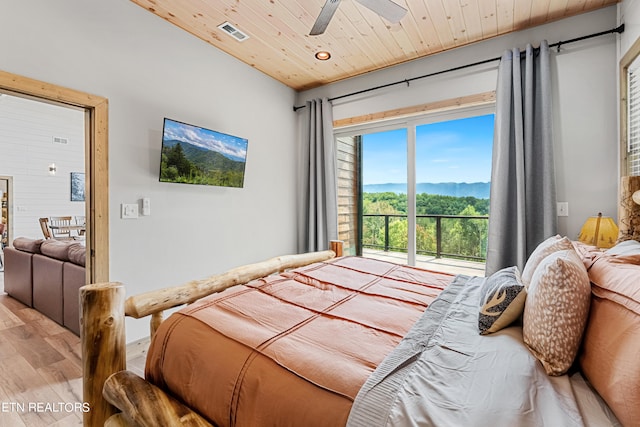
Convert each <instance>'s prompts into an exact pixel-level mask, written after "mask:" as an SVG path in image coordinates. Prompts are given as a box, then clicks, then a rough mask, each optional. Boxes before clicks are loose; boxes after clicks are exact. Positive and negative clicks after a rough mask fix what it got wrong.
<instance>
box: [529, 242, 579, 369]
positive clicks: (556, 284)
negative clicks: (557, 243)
mask: <svg viewBox="0 0 640 427" xmlns="http://www.w3.org/2000/svg"><path fill="white" fill-rule="evenodd" d="M590 301H591V285H590V282H589V276H588V275H587V269H586V268H585V266H584V264H583V263H582V261H581V260H580V258H579V257H578V254H577V253H576V251H575V250H574V249H568V250H564V251H557V252H554V253H552V254H551V255H548V256H547V257H546V258H544V259H543V260H542V261H541V262H540V263H539V264H538V266H537V268H536V270H535V273H534V274H533V277H532V279H531V282H530V283H529V287H528V289H527V301H526V304H525V307H524V315H523V320H522V321H523V328H522V334H523V337H524V342H525V344H526V345H527V347H529V349H530V350H531V352H532V353H533V355H534V356H535V357H536V358H537V359H538V360H540V362H542V365H543V366H544V369H545V371H546V372H547V374H549V375H562V374H564V373H565V372H567V370H568V369H569V368H570V367H571V365H572V364H573V361H574V359H575V357H576V354H577V352H578V348H579V347H580V341H581V340H582V334H583V332H584V328H585V324H586V322H587V317H588V316H589V304H590Z"/></svg>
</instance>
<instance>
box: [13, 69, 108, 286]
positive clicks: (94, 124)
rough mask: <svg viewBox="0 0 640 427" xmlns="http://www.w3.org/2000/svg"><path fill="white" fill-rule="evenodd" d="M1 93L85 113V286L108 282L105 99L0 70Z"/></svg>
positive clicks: (106, 107)
mask: <svg viewBox="0 0 640 427" xmlns="http://www.w3.org/2000/svg"><path fill="white" fill-rule="evenodd" d="M0 90H2V91H6V92H7V93H13V94H15V95H18V96H22V97H26V98H32V99H34V100H36V101H43V102H52V103H55V104H60V105H65V106H70V107H76V108H81V109H84V111H85V116H84V117H85V171H86V174H87V178H88V179H87V187H86V189H85V200H86V201H85V211H86V216H87V218H88V219H89V221H88V222H87V231H86V245H87V256H86V277H87V283H98V282H108V281H109V161H108V160H109V152H108V128H109V123H108V107H109V103H108V100H107V99H106V98H103V97H101V96H96V95H91V94H88V93H84V92H80V91H77V90H74V89H69V88H66V87H62V86H58V85H54V84H50V83H46V82H42V81H39V80H34V79H31V78H28V77H23V76H19V75H17V74H12V73H8V72H5V71H2V70H0Z"/></svg>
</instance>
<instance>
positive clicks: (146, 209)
mask: <svg viewBox="0 0 640 427" xmlns="http://www.w3.org/2000/svg"><path fill="white" fill-rule="evenodd" d="M142 215H145V216H146V215H151V199H150V198H148V197H145V198H143V199H142Z"/></svg>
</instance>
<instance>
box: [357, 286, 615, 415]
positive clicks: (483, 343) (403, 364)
mask: <svg viewBox="0 0 640 427" xmlns="http://www.w3.org/2000/svg"><path fill="white" fill-rule="evenodd" d="M483 280H484V278H475V277H474V278H469V277H467V276H457V277H456V278H455V280H454V281H453V283H452V284H451V285H449V287H447V288H446V289H445V290H444V291H443V292H442V293H441V294H440V296H439V297H438V299H437V300H436V301H434V302H433V303H432V304H431V305H430V306H429V308H428V309H427V310H426V312H425V314H424V315H423V317H422V318H421V319H420V320H419V321H418V322H416V325H415V326H414V327H413V328H412V329H411V331H410V332H409V334H407V336H406V337H405V338H404V339H403V340H402V342H401V343H400V344H399V345H398V347H397V348H396V349H395V350H394V351H393V352H392V353H391V354H390V355H389V356H387V358H386V359H385V360H384V361H383V362H382V364H381V365H380V366H379V367H378V368H377V370H376V371H375V372H374V373H373V374H372V375H371V377H370V378H369V379H368V380H367V382H366V383H365V385H364V386H363V387H362V389H361V390H360V392H359V394H358V396H357V397H356V400H355V402H354V404H353V408H352V410H351V413H350V415H349V420H348V423H347V426H348V427H373V426H375V427H382V426H394V427H400V426H402V427H404V426H444V427H450V426H464V427H467V426H478V427H480V426H487V427H500V426H519V427H529V426H530V427H540V426H553V427H555V426H566V427H572V426H576V427H585V426H586V427H589V426H593V425H616V423H615V420H614V421H611V420H609V419H608V418H607V417H606V416H604V415H603V414H601V412H602V413H604V412H606V408H596V409H598V411H599V412H598V414H597V417H598V420H599V421H598V423H597V424H595V423H593V422H590V420H592V419H595V418H593V417H594V415H593V414H589V415H586V414H585V413H584V412H581V409H580V408H581V406H583V405H581V404H580V403H579V402H578V400H577V398H576V397H578V398H579V399H580V400H584V399H583V397H581V396H579V393H577V391H576V390H574V386H573V384H572V381H571V379H570V377H569V376H567V375H563V376H560V377H550V376H548V375H547V374H546V373H545V371H544V369H543V368H542V365H541V364H540V363H539V362H538V361H537V360H536V359H535V358H534V357H533V355H532V354H531V353H530V352H529V351H528V350H527V348H526V347H525V345H524V344H523V341H522V328H521V327H519V326H512V327H509V328H506V329H504V330H502V331H499V332H497V333H495V334H492V335H479V332H478V310H479V308H478V306H479V305H478V300H479V295H478V291H479V289H480V287H481V285H482V282H483ZM581 393H582V395H583V396H584V393H585V391H584V388H582V389H581ZM586 393H587V400H588V399H589V398H593V399H595V400H594V401H598V402H601V400H600V399H599V396H597V395H595V393H593V392H592V391H591V390H590V389H588V388H587V391H586ZM589 393H593V396H589V395H588V394H589ZM589 406H590V408H589V410H591V409H592V407H591V405H589ZM582 411H584V408H582ZM602 420H604V421H602Z"/></svg>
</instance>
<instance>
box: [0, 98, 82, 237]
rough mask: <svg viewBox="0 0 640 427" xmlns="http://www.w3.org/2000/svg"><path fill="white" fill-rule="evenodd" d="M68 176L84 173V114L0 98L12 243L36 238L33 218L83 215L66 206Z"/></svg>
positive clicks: (1, 170)
mask: <svg viewBox="0 0 640 427" xmlns="http://www.w3.org/2000/svg"><path fill="white" fill-rule="evenodd" d="M54 137H58V138H64V139H66V141H67V142H66V144H60V143H56V142H54ZM52 163H54V164H55V165H56V169H57V171H56V174H55V175H53V176H52V175H50V174H49V165H50V164H52ZM71 172H84V113H83V112H82V111H79V110H74V109H71V108H65V107H61V106H57V105H52V104H45V103H43V102H36V101H32V100H28V99H24V98H18V97H15V96H9V95H3V96H0V175H5V176H11V177H13V189H12V190H13V205H12V206H10V207H9V208H10V209H11V214H10V221H11V228H12V233H13V234H12V238H16V237H31V238H42V237H43V236H42V231H41V229H40V224H39V222H38V218H43V217H47V218H48V217H51V216H66V215H71V216H76V215H84V214H85V204H84V202H77V201H73V202H72V201H71V197H70V196H71V194H70V191H71Z"/></svg>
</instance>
